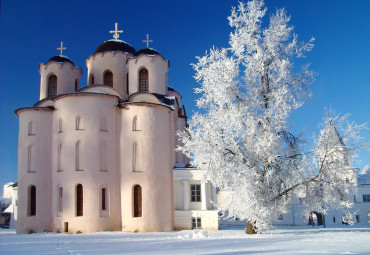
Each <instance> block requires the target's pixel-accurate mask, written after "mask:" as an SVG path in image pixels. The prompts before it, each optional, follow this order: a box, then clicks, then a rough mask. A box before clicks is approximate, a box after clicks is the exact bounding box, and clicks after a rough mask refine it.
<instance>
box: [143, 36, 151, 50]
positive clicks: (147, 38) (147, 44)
mask: <svg viewBox="0 0 370 255" xmlns="http://www.w3.org/2000/svg"><path fill="white" fill-rule="evenodd" d="M143 42H146V47H147V48H149V43H150V42H153V40H149V34H146V40H143Z"/></svg>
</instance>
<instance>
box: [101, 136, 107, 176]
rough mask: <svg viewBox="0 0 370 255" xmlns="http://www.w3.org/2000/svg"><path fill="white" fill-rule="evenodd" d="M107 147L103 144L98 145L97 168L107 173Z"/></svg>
mask: <svg viewBox="0 0 370 255" xmlns="http://www.w3.org/2000/svg"><path fill="white" fill-rule="evenodd" d="M106 149H107V146H106V145H105V142H101V143H100V145H99V167H100V171H102V172H106V171H107V152H106Z"/></svg>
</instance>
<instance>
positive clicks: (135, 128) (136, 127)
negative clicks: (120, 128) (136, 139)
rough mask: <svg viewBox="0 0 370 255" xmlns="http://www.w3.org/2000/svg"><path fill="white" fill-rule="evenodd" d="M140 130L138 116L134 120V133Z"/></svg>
mask: <svg viewBox="0 0 370 255" xmlns="http://www.w3.org/2000/svg"><path fill="white" fill-rule="evenodd" d="M138 130H139V121H138V118H137V116H136V115H135V117H134V118H133V119H132V131H138Z"/></svg>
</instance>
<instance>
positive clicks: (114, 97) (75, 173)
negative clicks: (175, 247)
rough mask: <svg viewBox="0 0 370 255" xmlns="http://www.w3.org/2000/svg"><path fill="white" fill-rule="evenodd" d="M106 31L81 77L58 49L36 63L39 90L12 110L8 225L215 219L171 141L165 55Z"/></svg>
mask: <svg viewBox="0 0 370 255" xmlns="http://www.w3.org/2000/svg"><path fill="white" fill-rule="evenodd" d="M114 32H115V39H113V40H108V41H106V42H104V43H102V44H101V45H100V46H98V48H97V49H96V51H95V52H94V54H93V55H92V56H90V57H89V58H88V59H87V60H86V66H87V76H88V84H87V86H85V87H82V88H80V79H81V75H82V70H81V68H79V67H76V66H75V65H74V63H73V62H72V60H71V59H69V58H68V57H66V56H64V55H62V52H61V54H60V55H58V56H54V57H52V58H50V59H49V60H48V61H47V62H46V63H45V64H40V65H39V71H40V76H41V81H40V100H39V101H38V102H37V103H36V104H35V105H34V106H32V107H25V108H20V109H17V110H16V111H15V113H16V115H17V116H18V117H19V149H18V158H19V159H18V215H17V232H18V233H31V232H42V231H56V232H69V233H88V232H96V231H107V230H116V231H117V230H118V231H133V232H146V231H171V230H174V229H192V228H199V229H218V214H217V213H218V212H217V209H216V208H215V202H216V197H217V195H216V190H215V188H214V187H212V186H211V185H210V184H209V183H207V182H202V181H201V179H202V171H200V170H198V169H196V168H190V167H188V166H189V164H188V163H189V159H188V158H186V157H185V156H184V155H183V154H182V153H181V152H177V151H176V150H175V148H176V146H177V145H178V144H179V141H178V138H177V136H176V132H178V131H182V130H183V129H184V128H185V127H186V125H187V122H186V120H187V116H186V112H185V107H184V106H183V105H182V104H181V95H180V94H179V93H178V92H177V91H176V90H174V89H173V88H171V87H169V86H168V84H167V73H168V71H169V66H170V64H169V61H167V60H165V59H164V58H163V57H162V56H161V55H160V54H159V53H158V52H157V51H156V50H154V49H151V48H144V49H141V50H139V51H136V50H135V49H134V48H133V47H132V46H131V45H129V44H128V43H126V42H124V41H121V40H118V34H117V29H116V31H114ZM147 41H148V40H147ZM61 50H63V46H61Z"/></svg>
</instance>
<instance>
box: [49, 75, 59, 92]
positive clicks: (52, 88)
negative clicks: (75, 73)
mask: <svg viewBox="0 0 370 255" xmlns="http://www.w3.org/2000/svg"><path fill="white" fill-rule="evenodd" d="M56 95H57V76H56V75H51V76H50V77H49V80H48V97H53V96H56Z"/></svg>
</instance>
